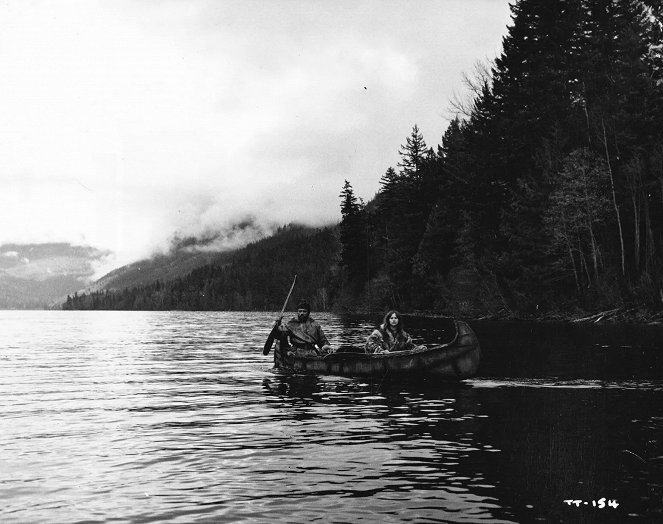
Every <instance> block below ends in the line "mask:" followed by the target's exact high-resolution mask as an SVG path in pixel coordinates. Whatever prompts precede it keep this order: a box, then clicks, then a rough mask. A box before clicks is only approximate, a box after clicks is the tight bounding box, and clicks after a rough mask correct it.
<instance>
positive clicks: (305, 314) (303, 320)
mask: <svg viewBox="0 0 663 524" xmlns="http://www.w3.org/2000/svg"><path fill="white" fill-rule="evenodd" d="M279 331H280V332H281V344H284V343H286V344H287V343H289V345H290V346H291V348H292V349H291V351H293V352H294V353H295V355H296V356H298V357H313V356H319V355H328V354H329V353H334V349H332V347H331V346H330V345H329V340H327V337H326V336H325V333H324V331H322V328H321V327H320V324H318V323H317V322H316V321H315V320H313V319H312V318H311V306H310V304H309V303H308V302H301V303H300V304H299V305H298V306H297V315H296V316H294V317H293V318H291V319H290V320H288V322H287V323H286V324H280V325H279ZM316 346H317V347H316Z"/></svg>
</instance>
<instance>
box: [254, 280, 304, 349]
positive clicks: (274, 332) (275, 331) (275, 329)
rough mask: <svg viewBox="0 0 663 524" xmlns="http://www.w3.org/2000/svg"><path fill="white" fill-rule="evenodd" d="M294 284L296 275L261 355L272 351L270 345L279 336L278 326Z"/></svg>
mask: <svg viewBox="0 0 663 524" xmlns="http://www.w3.org/2000/svg"><path fill="white" fill-rule="evenodd" d="M295 282H297V275H295V279H294V280H293V281H292V286H290V291H288V296H287V297H285V302H284V303H283V307H282V308H281V314H280V315H279V318H277V319H276V322H274V327H272V331H271V332H270V333H269V336H268V337H267V341H266V342H265V347H264V348H263V349H262V354H263V355H267V354H268V353H269V350H270V349H272V344H274V340H275V339H276V337H277V336H278V334H279V324H280V323H281V320H282V319H283V312H284V311H285V307H286V306H287V305H288V300H290V295H292V290H293V289H294V288H295Z"/></svg>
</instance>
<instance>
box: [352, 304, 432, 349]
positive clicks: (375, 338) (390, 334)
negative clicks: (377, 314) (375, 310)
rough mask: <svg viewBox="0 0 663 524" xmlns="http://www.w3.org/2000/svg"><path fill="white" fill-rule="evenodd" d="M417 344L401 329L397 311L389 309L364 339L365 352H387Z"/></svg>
mask: <svg viewBox="0 0 663 524" xmlns="http://www.w3.org/2000/svg"><path fill="white" fill-rule="evenodd" d="M415 347H422V346H417V345H416V344H415V343H414V342H412V337H411V336H410V335H408V333H407V332H406V331H405V329H403V320H402V319H401V315H400V313H399V312H398V311H393V310H392V311H389V312H388V313H387V314H386V315H385V316H384V321H383V322H382V324H381V325H380V327H379V328H378V329H376V330H375V331H373V333H371V334H370V335H369V337H368V338H367V339H366V345H365V346H364V350H365V351H366V353H389V352H391V351H403V350H406V349H414V348H415Z"/></svg>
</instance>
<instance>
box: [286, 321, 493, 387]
mask: <svg viewBox="0 0 663 524" xmlns="http://www.w3.org/2000/svg"><path fill="white" fill-rule="evenodd" d="M454 323H455V326H456V336H455V338H454V340H453V341H452V342H449V343H448V344H443V345H441V346H435V347H432V348H428V349H413V350H409V351H398V352H392V353H378V354H372V355H370V354H366V353H363V352H359V351H358V352H356V353H334V354H331V355H326V356H324V357H322V356H320V357H295V356H292V355H286V354H285V351H283V350H282V349H281V348H280V347H279V345H278V343H277V345H276V348H275V351H274V364H275V366H276V367H277V368H280V369H284V370H289V371H294V372H296V373H314V374H319V375H341V376H358V377H379V378H383V377H385V376H388V375H389V376H398V377H408V378H409V377H412V378H416V377H435V378H438V379H439V378H442V379H445V380H462V379H465V378H469V377H472V376H474V375H475V374H476V372H477V370H478V368H479V363H480V361H481V348H480V346H479V341H478V339H477V337H476V335H475V334H474V331H472V329H471V328H470V326H468V325H467V323H465V322H463V321H460V320H456V321H455V322H454Z"/></svg>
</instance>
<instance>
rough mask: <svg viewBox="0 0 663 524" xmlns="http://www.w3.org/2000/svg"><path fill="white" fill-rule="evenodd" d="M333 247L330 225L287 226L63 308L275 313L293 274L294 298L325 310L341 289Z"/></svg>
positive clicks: (72, 300)
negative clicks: (179, 272)
mask: <svg viewBox="0 0 663 524" xmlns="http://www.w3.org/2000/svg"><path fill="white" fill-rule="evenodd" d="M338 249H339V248H338V239H337V231H336V229H335V228H325V229H319V230H318V229H312V228H307V227H303V226H288V227H285V228H282V229H280V230H279V231H277V233H276V234H275V235H274V236H272V237H269V238H266V239H263V240H260V241H258V242H255V243H253V244H249V245H248V246H246V247H245V248H243V249H240V250H237V251H235V252H233V253H229V254H228V255H227V256H226V257H225V259H224V262H223V263H222V264H218V263H217V264H208V265H205V266H203V267H201V268H199V269H196V270H194V271H192V272H191V273H190V274H188V275H187V276H186V277H183V278H178V279H174V280H170V281H166V282H162V281H160V280H157V281H155V282H153V283H150V284H147V285H142V286H132V287H127V288H125V289H122V290H100V291H96V292H92V293H89V294H87V293H84V294H81V295H78V294H75V295H74V296H73V297H68V298H67V302H66V303H65V304H64V305H63V309H137V310H142V309H147V310H151V309H154V310H170V309H182V310H266V311H270V310H271V311H274V310H280V309H281V307H282V306H283V301H284V300H285V297H286V295H287V293H288V289H289V288H290V285H291V283H292V280H293V277H294V275H295V274H296V275H297V276H298V280H297V286H296V288H295V291H294V292H293V297H292V300H293V302H294V301H296V300H299V299H300V298H302V299H306V300H308V301H310V302H311V304H312V306H313V307H314V308H315V309H316V310H328V309H330V308H331V305H332V301H333V300H334V290H336V289H340V288H341V283H340V275H338V266H337V253H338ZM335 269H336V271H335ZM291 306H292V304H291Z"/></svg>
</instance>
